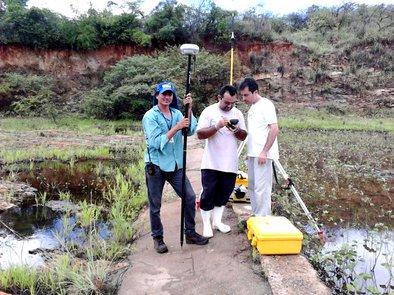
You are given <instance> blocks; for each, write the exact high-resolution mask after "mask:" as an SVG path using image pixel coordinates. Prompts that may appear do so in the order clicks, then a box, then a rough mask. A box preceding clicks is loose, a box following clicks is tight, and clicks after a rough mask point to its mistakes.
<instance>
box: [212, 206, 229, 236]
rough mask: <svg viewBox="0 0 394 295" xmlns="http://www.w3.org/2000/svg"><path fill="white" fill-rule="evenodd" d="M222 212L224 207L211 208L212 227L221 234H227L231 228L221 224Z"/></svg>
mask: <svg viewBox="0 0 394 295" xmlns="http://www.w3.org/2000/svg"><path fill="white" fill-rule="evenodd" d="M223 210H224V206H221V207H214V208H213V222H212V226H213V228H216V229H218V230H219V231H221V232H222V233H228V232H229V231H231V228H230V226H228V225H227V224H224V223H222V216H223Z"/></svg>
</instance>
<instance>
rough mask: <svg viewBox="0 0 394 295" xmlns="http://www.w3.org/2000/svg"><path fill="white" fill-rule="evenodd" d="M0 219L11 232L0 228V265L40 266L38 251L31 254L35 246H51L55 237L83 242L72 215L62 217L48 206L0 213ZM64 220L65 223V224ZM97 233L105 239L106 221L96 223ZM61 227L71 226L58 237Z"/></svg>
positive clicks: (55, 240)
mask: <svg viewBox="0 0 394 295" xmlns="http://www.w3.org/2000/svg"><path fill="white" fill-rule="evenodd" d="M0 220H1V221H2V222H4V223H5V224H7V226H8V227H10V228H11V229H12V230H13V231H15V232H16V233H17V235H16V234H13V233H10V232H9V231H8V230H7V229H5V228H3V227H0V268H1V269H5V268H8V267H10V266H11V265H19V264H25V265H28V266H32V267H37V266H41V265H42V264H43V263H44V260H43V258H42V256H41V255H40V254H31V253H32V251H34V250H37V249H54V248H57V247H59V246H60V241H59V239H67V240H70V241H72V242H73V243H76V244H83V243H84V241H85V234H86V232H85V230H84V229H83V228H81V227H79V226H78V225H77V220H76V217H75V215H70V216H65V214H64V213H60V212H55V211H53V210H52V209H50V208H48V207H41V206H39V207H37V206H31V207H29V208H16V209H14V210H9V211H6V212H4V213H2V214H0ZM65 223H67V224H65ZM96 226H97V227H98V229H99V231H98V234H99V235H100V236H101V237H102V238H104V239H107V238H108V237H109V235H110V232H109V228H108V224H107V223H105V222H98V223H96ZM64 227H71V228H72V230H71V231H70V232H69V233H67V237H64V236H62V233H64V231H63V229H64Z"/></svg>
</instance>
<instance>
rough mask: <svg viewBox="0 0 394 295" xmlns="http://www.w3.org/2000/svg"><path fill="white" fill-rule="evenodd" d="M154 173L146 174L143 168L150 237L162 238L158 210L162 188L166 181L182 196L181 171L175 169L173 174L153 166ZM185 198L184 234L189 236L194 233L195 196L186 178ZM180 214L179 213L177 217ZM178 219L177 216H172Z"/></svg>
mask: <svg viewBox="0 0 394 295" xmlns="http://www.w3.org/2000/svg"><path fill="white" fill-rule="evenodd" d="M154 167H155V169H154V170H155V172H154V174H153V175H150V174H148V173H147V167H146V166H145V180H146V186H147V188H148V200H149V214H150V225H151V231H152V237H154V238H155V237H163V225H162V223H161V219H160V208H161V199H162V195H163V187H164V183H165V182H166V181H168V182H169V184H171V186H172V187H173V189H174V190H175V192H176V193H177V194H178V196H179V197H181V198H183V196H182V171H183V169H177V170H176V171H174V172H164V171H161V170H160V168H159V166H156V165H154ZM185 195H186V198H185V199H184V202H185V234H186V235H189V234H192V233H194V232H195V226H196V223H195V220H194V218H195V215H196V208H195V202H196V194H195V193H194V191H193V188H192V186H191V184H190V182H189V179H188V178H187V177H186V194H185ZM180 216H181V212H179V217H180ZM173 218H178V216H173Z"/></svg>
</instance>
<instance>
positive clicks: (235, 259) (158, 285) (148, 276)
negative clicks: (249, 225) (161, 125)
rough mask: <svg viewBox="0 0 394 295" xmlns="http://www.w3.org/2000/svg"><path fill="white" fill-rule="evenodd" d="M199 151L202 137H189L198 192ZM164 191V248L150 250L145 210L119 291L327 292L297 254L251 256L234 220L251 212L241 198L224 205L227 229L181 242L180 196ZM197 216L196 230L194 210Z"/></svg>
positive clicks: (123, 294)
mask: <svg viewBox="0 0 394 295" xmlns="http://www.w3.org/2000/svg"><path fill="white" fill-rule="evenodd" d="M202 151H203V149H202V142H201V141H198V140H197V139H196V138H192V139H191V140H190V141H189V145H188V156H187V157H188V158H187V160H188V161H187V162H188V171H187V174H188V177H189V179H190V181H191V183H192V185H193V188H194V190H195V192H196V194H197V195H198V194H199V193H200V191H201V180H200V163H201V157H202ZM164 194H165V200H166V201H165V203H163V205H162V210H161V213H162V222H163V225H164V240H165V242H166V244H167V246H168V248H169V252H168V253H165V254H157V253H156V252H155V251H154V249H153V241H152V238H151V236H150V227H149V218H148V214H147V212H146V211H145V212H144V213H143V214H142V215H141V217H140V218H139V220H138V223H137V224H138V228H139V234H140V238H139V239H137V241H136V243H135V251H134V253H133V254H132V255H131V256H130V257H129V260H130V263H131V268H130V269H129V270H128V271H127V273H126V274H125V276H124V279H123V283H122V285H121V287H120V290H119V294H120V295H128V294H130V295H131V294H133V295H143V294H171V295H172V294H174V295H178V294H179V295H180V294H182V295H184V294H192V295H193V294H196V295H211V294H212V295H214V294H220V295H221V294H224V295H227V294H241V295H249V294H250V295H256V294H285V295H291V294H311V295H312V294H319V295H324V294H327V295H328V294H331V292H330V290H329V288H327V287H326V286H325V285H324V284H323V283H322V282H321V281H320V280H319V278H318V276H317V275H316V271H315V270H314V269H313V268H312V266H311V265H310V264H309V262H308V261H307V260H306V259H305V258H304V257H303V256H301V255H282V256H261V259H260V261H259V262H258V263H257V264H256V263H254V262H253V261H252V258H251V246H250V244H249V241H248V240H247V238H246V235H245V233H244V232H241V231H239V230H238V228H237V224H238V222H239V220H241V219H245V218H247V217H248V216H249V214H250V213H249V212H250V211H249V212H248V209H245V208H247V207H248V206H245V205H243V204H234V206H233V207H231V208H226V210H225V214H224V218H223V219H224V222H225V223H227V224H229V225H230V226H231V228H232V231H231V232H230V233H229V234H222V233H220V232H217V231H216V232H215V233H214V237H213V238H211V239H210V241H209V244H208V245H205V246H196V245H187V244H184V246H183V247H182V248H181V247H180V242H179V239H180V238H179V228H180V225H179V224H180V200H179V198H178V197H176V196H175V193H174V192H173V190H172V188H170V187H169V186H166V188H165V193H164ZM196 221H197V231H198V232H200V233H201V231H202V230H201V224H202V222H201V218H200V214H199V213H197V214H196ZM267 280H268V281H267Z"/></svg>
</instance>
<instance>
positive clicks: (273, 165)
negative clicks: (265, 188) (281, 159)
mask: <svg viewBox="0 0 394 295" xmlns="http://www.w3.org/2000/svg"><path fill="white" fill-rule="evenodd" d="M272 171H274V177H275V182H276V184H279V181H278V175H277V174H276V169H275V164H274V161H272Z"/></svg>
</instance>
